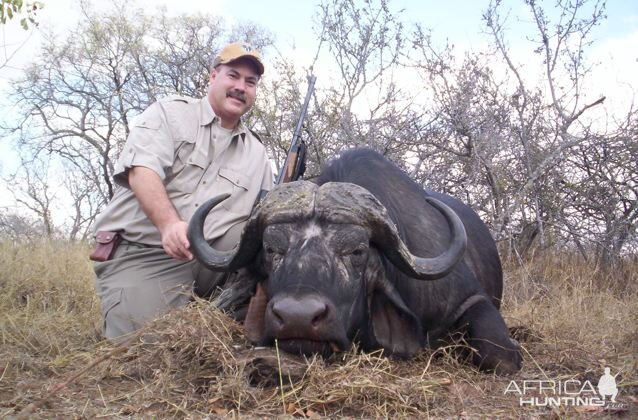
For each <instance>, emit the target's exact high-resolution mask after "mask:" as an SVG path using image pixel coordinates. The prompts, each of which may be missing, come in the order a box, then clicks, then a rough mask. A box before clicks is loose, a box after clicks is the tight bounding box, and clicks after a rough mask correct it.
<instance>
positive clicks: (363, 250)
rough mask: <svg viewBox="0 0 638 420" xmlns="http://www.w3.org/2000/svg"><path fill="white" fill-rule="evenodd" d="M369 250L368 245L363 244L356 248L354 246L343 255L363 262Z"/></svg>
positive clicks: (356, 261) (354, 260)
mask: <svg viewBox="0 0 638 420" xmlns="http://www.w3.org/2000/svg"><path fill="white" fill-rule="evenodd" d="M367 252H368V246H367V245H364V244H361V245H359V246H357V247H356V248H352V249H349V250H347V251H346V252H343V253H342V255H343V256H344V257H349V258H350V259H351V260H352V261H353V262H355V263H361V262H363V260H364V259H365V257H366V255H367Z"/></svg>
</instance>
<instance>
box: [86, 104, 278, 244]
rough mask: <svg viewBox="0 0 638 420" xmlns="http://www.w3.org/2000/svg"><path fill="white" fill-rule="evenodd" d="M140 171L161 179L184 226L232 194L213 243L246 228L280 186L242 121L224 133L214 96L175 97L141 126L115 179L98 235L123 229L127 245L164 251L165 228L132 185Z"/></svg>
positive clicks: (219, 214)
mask: <svg viewBox="0 0 638 420" xmlns="http://www.w3.org/2000/svg"><path fill="white" fill-rule="evenodd" d="M134 166H144V167H146V168H149V169H152V170H153V171H154V172H156V173H157V174H158V175H159V177H160V178H161V179H162V181H163V182H164V186H165V187H166V192H167V194H168V198H169V199H170V200H171V202H172V203H173V206H174V207H175V209H176V210H177V213H178V214H179V216H180V217H181V219H182V220H184V221H189V220H190V218H191V216H192V215H193V213H194V212H195V210H196V209H197V207H198V206H200V205H201V204H202V203H204V202H205V201H206V200H208V199H210V198H212V197H214V196H216V195H219V194H222V193H229V194H230V197H229V198H227V199H226V200H225V201H223V202H222V203H221V204H218V205H217V207H215V208H214V209H213V210H212V211H211V212H210V213H209V215H208V218H207V219H206V224H205V225H204V235H205V237H206V239H207V240H215V239H218V238H220V237H222V236H223V235H224V234H225V233H226V232H228V230H229V229H230V228H232V227H234V226H236V225H238V224H242V225H243V223H245V221H246V220H247V219H248V217H249V215H250V212H251V210H252V207H253V205H254V204H255V201H256V200H257V197H258V195H259V193H260V191H261V190H270V189H271V188H272V186H273V176H272V169H271V166H270V161H269V160H268V156H267V154H266V149H265V147H264V146H263V144H261V142H260V141H259V140H258V139H257V137H256V136H255V135H254V134H253V133H252V132H251V131H250V130H248V129H247V128H246V127H245V126H244V124H243V123H241V122H240V124H239V125H238V126H237V127H236V128H235V129H234V130H228V129H225V128H223V127H221V125H220V119H219V118H218V117H217V116H215V114H214V112H213V109H212V108H211V106H210V103H209V102H208V100H207V98H206V97H204V98H202V99H192V98H186V97H180V96H171V97H168V98H166V99H163V100H160V101H158V102H155V103H154V104H153V105H151V106H150V107H149V108H148V109H147V110H146V111H144V112H143V113H142V114H141V115H140V116H139V117H138V118H137V119H136V120H135V122H134V123H133V124H132V128H131V130H130V134H129V136H128V138H127V140H126V144H125V146H124V149H123V150H122V154H121V156H120V159H119V161H118V163H117V165H116V168H115V173H114V175H113V177H114V180H115V181H116V183H117V184H118V186H117V188H116V191H115V193H114V195H113V198H112V200H111V201H110V202H109V204H108V205H107V206H106V207H105V209H104V211H103V212H102V213H101V214H100V215H99V216H98V218H97V221H96V226H95V229H96V231H99V230H107V231H120V232H121V234H122V236H123V238H124V239H126V240H129V241H133V242H140V243H143V244H148V245H161V239H160V233H159V231H158V229H157V228H156V227H155V225H153V223H152V222H151V221H150V219H149V218H148V217H147V216H146V214H145V213H144V211H143V210H142V208H141V207H140V205H139V202H138V201H137V199H136V198H135V195H134V194H133V192H132V191H131V189H130V187H129V184H128V170H129V169H130V168H132V167H134ZM240 227H241V226H240ZM237 230H238V229H233V231H237ZM237 239H238V238H237Z"/></svg>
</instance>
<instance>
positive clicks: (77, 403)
mask: <svg viewBox="0 0 638 420" xmlns="http://www.w3.org/2000/svg"><path fill="white" fill-rule="evenodd" d="M86 255H87V249H86V247H83V246H79V245H68V244H62V243H56V244H41V245H38V246H35V247H31V248H29V247H25V246H21V247H15V246H11V245H8V244H0V264H1V265H0V267H1V269H0V286H1V287H2V291H3V293H2V295H1V296H0V334H1V339H2V347H1V349H0V417H5V416H20V415H23V416H25V417H27V416H28V417H32V416H36V417H37V416H40V417H45V418H48V417H76V418H77V417H87V418H94V417H99V416H108V417H112V416H115V417H124V416H134V417H195V418H199V417H204V416H212V417H217V416H224V417H239V416H249V417H261V416H264V417H270V416H291V417H319V416H322V417H357V418H359V417H365V418H369V417H375V418H377V417H410V418H412V417H417V416H418V417H459V416H461V417H507V418H510V417H542V416H546V415H547V416H552V417H556V416H558V417H574V416H579V417H580V416H601V415H602V416H614V417H615V416H623V417H627V418H632V417H634V418H635V417H636V414H637V397H638V375H637V373H636V372H637V371H636V368H637V367H638V366H637V363H638V362H637V361H638V357H637V356H638V355H637V351H636V350H637V349H638V333H637V330H636V325H638V299H637V298H638V282H637V280H638V264H636V263H633V264H630V263H628V264H627V265H626V266H625V267H623V268H622V269H618V270H616V271H615V272H603V271H600V270H597V269H596V267H593V266H592V265H590V264H587V263H584V262H583V261H581V260H578V259H575V258H572V257H571V256H568V255H559V256H552V255H545V256H542V257H537V258H535V260H534V261H532V262H528V263H526V264H525V265H524V266H511V267H508V269H507V270H506V281H507V283H506V298H505V302H504V314H505V317H506V320H507V322H508V324H509V325H510V326H512V327H518V328H515V330H516V335H517V337H518V338H519V339H520V341H521V344H522V345H523V347H524V351H525V361H524V363H525V366H524V368H523V370H522V371H521V372H520V373H518V374H517V375H515V376H514V377H512V378H503V377H494V376H491V375H486V374H481V373H478V372H476V371H475V370H474V369H473V368H471V367H470V366H469V365H467V364H464V363H463V362H462V361H458V360H457V359H455V357H454V356H453V354H454V353H455V352H454V351H453V349H452V348H446V349H440V350H438V351H436V352H433V351H430V350H424V351H423V352H422V353H421V354H420V355H419V356H418V357H417V358H416V359H413V360H410V361H396V360H391V359H388V358H386V357H383V355H381V354H361V353H358V352H356V351H352V352H350V353H348V354H344V355H340V356H339V357H334V358H332V359H329V360H323V359H321V358H312V359H309V360H303V359H300V358H296V357H291V356H288V355H285V354H280V353H278V352H277V349H254V348H252V347H251V346H249V345H248V343H247V342H246V340H245V338H244V336H243V333H242V329H241V326H240V325H237V324H236V323H234V322H233V321H232V320H230V319H229V318H227V317H226V316H225V315H224V314H223V313H220V312H219V311H217V310H214V309H211V308H210V307H209V306H208V305H207V304H206V303H205V302H196V303H194V304H193V305H191V306H189V307H188V308H185V309H183V310H179V311H175V312H173V313H170V314H167V315H166V316H164V317H162V318H160V319H158V320H157V321H155V322H154V323H153V324H151V325H149V326H148V328H146V329H145V330H144V332H143V333H141V334H140V335H139V336H137V337H136V338H135V339H134V340H133V341H132V342H131V343H129V345H128V346H126V347H125V348H124V347H123V348H122V349H121V350H122V351H120V352H119V353H118V352H114V351H113V349H114V347H113V346H112V345H109V344H108V343H105V342H103V341H102V340H100V338H99V327H100V317H99V305H98V301H97V299H96V298H95V295H94V289H93V273H92V269H91V264H90V263H89V262H88V261H87V260H86ZM101 358H102V359H104V361H103V362H102V363H100V364H97V365H96V366H89V365H90V363H91V362H97V361H100V360H101ZM87 366H88V369H87V370H86V372H84V373H83V374H82V375H81V376H80V377H79V378H77V379H74V380H73V381H71V382H70V383H68V384H65V381H67V380H69V378H72V376H73V375H74V374H77V373H78V372H81V371H82V369H86V368H87ZM605 366H610V367H612V373H614V374H615V373H616V372H617V371H620V372H621V373H620V375H619V376H618V377H617V381H618V383H619V386H620V395H619V400H620V401H622V402H623V403H624V404H625V405H626V407H627V408H626V409H625V410H622V411H620V412H609V411H607V412H602V411H600V410H599V409H596V408H592V407H587V408H583V407H578V408H574V407H558V408H530V407H524V408H521V407H519V404H518V398H516V397H515V396H513V395H511V394H510V395H504V391H505V389H506V388H507V386H508V384H509V381H510V380H516V381H518V382H519V383H520V382H521V381H522V380H524V379H553V380H559V379H563V380H565V379H579V380H582V381H584V380H591V381H592V383H593V384H594V385H595V384H596V382H597V380H598V378H599V377H600V375H601V374H602V371H603V368H604V367H605ZM62 385H64V386H62ZM52 389H53V390H55V391H56V392H55V393H54V394H53V395H47V391H50V390H52ZM34 404H37V406H36V405H34Z"/></svg>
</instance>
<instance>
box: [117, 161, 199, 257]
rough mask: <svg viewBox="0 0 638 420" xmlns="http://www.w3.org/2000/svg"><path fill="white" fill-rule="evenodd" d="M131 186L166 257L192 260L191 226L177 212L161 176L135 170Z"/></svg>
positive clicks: (132, 169) (129, 176)
mask: <svg viewBox="0 0 638 420" xmlns="http://www.w3.org/2000/svg"><path fill="white" fill-rule="evenodd" d="M128 182H129V185H130V186H131V190H132V191H133V193H134V194H135V197H136V198H137V200H138V201H139V203H140V206H141V207H142V210H143V211H144V213H146V215H147V216H148V218H149V219H151V222H152V223H153V224H154V225H155V226H156V227H157V229H158V230H159V232H160V237H161V240H162V246H163V247H164V250H165V251H166V253H167V254H168V255H170V256H171V257H173V258H177V259H180V260H190V259H192V258H193V254H192V253H191V252H190V250H189V248H190V243H189V242H188V237H187V234H186V231H187V229H188V224H187V223H186V222H185V221H183V220H182V219H181V218H180V216H179V214H178V213H177V210H175V207H174V206H173V203H171V200H170V199H169V198H168V194H167V193H166V188H165V187H164V183H163V182H162V180H161V178H160V177H159V175H157V174H156V173H155V172H154V171H152V170H151V169H148V168H145V167H143V166H135V167H133V168H131V169H130V171H129V175H128Z"/></svg>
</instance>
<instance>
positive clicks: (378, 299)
mask: <svg viewBox="0 0 638 420" xmlns="http://www.w3.org/2000/svg"><path fill="white" fill-rule="evenodd" d="M376 277H377V278H376V279H375V281H374V282H373V285H372V287H373V289H372V291H371V293H370V294H369V295H368V310H369V311H370V312H369V314H370V331H371V333H372V337H373V339H374V341H376V343H377V344H378V345H379V346H381V347H383V349H384V351H386V352H388V353H390V354H392V355H395V356H398V357H411V356H413V355H414V354H416V353H417V352H418V351H419V350H420V349H421V347H422V345H423V330H422V328H421V322H420V321H419V320H418V319H417V317H416V315H414V313H413V312H412V311H411V310H410V309H409V308H408V307H407V306H406V305H405V302H404V301H403V299H402V298H401V296H400V295H399V293H398V292H397V290H396V289H395V288H394V286H393V285H392V284H391V283H390V282H389V281H388V280H387V279H386V278H385V276H384V275H383V274H381V275H378V276H376Z"/></svg>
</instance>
